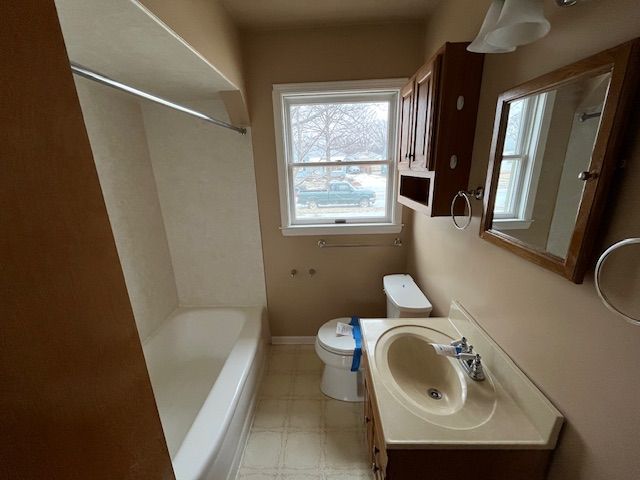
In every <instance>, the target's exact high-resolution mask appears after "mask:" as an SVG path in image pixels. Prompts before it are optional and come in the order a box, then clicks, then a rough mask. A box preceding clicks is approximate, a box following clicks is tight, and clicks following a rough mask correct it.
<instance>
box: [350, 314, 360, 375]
mask: <svg viewBox="0 0 640 480" xmlns="http://www.w3.org/2000/svg"><path fill="white" fill-rule="evenodd" d="M349 325H351V326H352V327H353V340H354V341H355V342H356V348H355V350H354V351H353V361H352V362H351V371H352V372H357V371H358V370H359V369H360V357H362V332H361V330H360V318H358V317H351V321H350V322H349Z"/></svg>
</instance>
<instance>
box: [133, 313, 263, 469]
mask: <svg viewBox="0 0 640 480" xmlns="http://www.w3.org/2000/svg"><path fill="white" fill-rule="evenodd" d="M261 313H262V311H261V309H260V308H253V307H248V308H225V307H197V308H191V307H190V308H179V309H178V310H176V311H175V312H174V313H173V314H172V315H171V316H170V317H169V318H168V319H167V321H166V322H164V323H163V324H162V325H161V326H160V328H159V329H158V330H156V331H155V332H154V333H153V334H152V335H151V336H150V337H149V338H148V339H147V340H146V341H145V342H144V343H143V350H144V356H145V359H146V362H147V368H148V370H149V376H150V378H151V385H152V387H153V392H154V395H155V398H156V404H157V405H158V412H159V413H160V420H161V422H162V427H163V429H164V434H165V438H166V440H167V446H168V447H169V453H170V455H171V460H172V463H173V469H174V472H175V475H176V478H177V479H178V480H223V479H230V478H234V476H235V474H236V471H237V468H238V463H239V459H240V458H239V457H240V455H241V453H242V447H243V446H244V443H245V441H246V436H247V433H248V430H249V427H250V421H251V417H252V412H253V406H254V405H253V404H254V402H255V397H256V390H257V385H258V383H259V379H260V375H261V371H262V366H263V365H264V363H265V362H264V356H265V354H266V349H265V342H264V339H263V337H264V335H263V332H262V320H261Z"/></svg>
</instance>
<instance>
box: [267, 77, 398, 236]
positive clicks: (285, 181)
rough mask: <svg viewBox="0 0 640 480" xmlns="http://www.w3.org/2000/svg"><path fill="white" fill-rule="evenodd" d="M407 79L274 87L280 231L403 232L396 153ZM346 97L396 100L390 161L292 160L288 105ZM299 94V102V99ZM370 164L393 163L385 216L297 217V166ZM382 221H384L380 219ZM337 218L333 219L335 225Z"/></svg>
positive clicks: (392, 103)
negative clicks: (342, 220) (344, 220)
mask: <svg viewBox="0 0 640 480" xmlns="http://www.w3.org/2000/svg"><path fill="white" fill-rule="evenodd" d="M406 82H407V79H384V80H362V81H345V82H313V83H289V84H275V85H273V94H272V95H273V113H274V130H275V137H276V156H277V165H278V187H279V197H280V217H281V222H282V223H281V227H280V230H281V232H282V234H283V235H284V236H293V235H351V234H376V233H399V232H400V231H401V230H402V227H403V225H402V223H401V220H402V207H401V206H400V205H399V204H398V202H397V201H396V197H397V189H398V185H397V183H398V181H397V179H398V175H397V171H396V168H395V156H396V153H397V152H396V150H397V142H398V122H399V106H400V89H401V88H402V87H403V86H404V85H405V84H406ZM336 96H340V97H341V98H340V100H343V99H346V100H349V99H350V98H353V99H357V100H362V99H366V98H371V100H375V99H376V98H378V99H379V98H384V99H385V100H390V109H391V111H390V114H389V120H390V121H389V138H388V145H387V158H386V159H384V160H349V161H334V162H290V161H289V158H290V155H291V153H290V147H289V137H288V135H289V132H290V125H289V120H290V117H289V115H288V111H289V110H288V109H289V107H290V106H291V105H292V104H295V103H307V102H308V101H309V99H310V97H315V98H313V100H314V101H318V100H319V99H321V98H322V97H325V98H326V100H327V102H330V101H331V100H332V99H335V97H336ZM296 97H298V98H299V99H300V101H299V102H296V100H297V98H296ZM364 165H367V166H369V165H386V166H387V190H386V195H387V200H386V205H385V216H384V218H382V219H380V218H381V217H375V218H376V220H375V221H372V219H371V217H350V218H348V219H347V223H333V222H335V219H327V221H323V220H322V219H296V218H295V210H294V209H295V187H294V175H293V174H292V172H293V169H294V168H296V167H298V168H299V167H308V168H315V167H338V166H339V167H344V168H345V169H346V168H349V167H350V166H364ZM378 219H380V220H378ZM329 222H331V223H329Z"/></svg>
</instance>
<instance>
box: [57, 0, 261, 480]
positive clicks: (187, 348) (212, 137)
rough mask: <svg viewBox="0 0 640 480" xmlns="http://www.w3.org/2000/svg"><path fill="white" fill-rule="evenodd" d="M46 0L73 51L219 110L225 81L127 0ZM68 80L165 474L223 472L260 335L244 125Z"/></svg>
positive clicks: (245, 416)
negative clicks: (233, 126) (135, 336)
mask: <svg viewBox="0 0 640 480" xmlns="http://www.w3.org/2000/svg"><path fill="white" fill-rule="evenodd" d="M56 6H57V8H58V13H59V17H60V22H61V25H62V28H63V34H64V37H65V44H66V47H67V51H68V54H69V58H70V59H71V60H72V61H74V62H77V63H79V64H81V65H83V66H85V67H88V68H90V69H93V70H95V71H98V72H100V73H102V74H105V75H107V76H109V77H111V78H114V79H116V80H118V81H122V82H123V83H127V84H130V85H133V86H135V87H136V88H139V89H141V90H145V91H148V92H151V93H154V94H157V95H159V96H163V97H166V98H168V99H170V100H173V101H176V102H179V103H181V104H183V105H185V106H189V107H191V108H194V109H196V110H199V111H202V112H203V113H205V114H207V115H210V116H212V117H215V118H219V119H221V120H224V121H227V122H229V117H228V115H227V111H226V109H225V104H224V102H223V100H222V98H221V95H220V93H219V92H221V91H225V92H228V91H232V90H237V89H238V88H237V86H235V85H233V84H231V83H230V82H229V81H228V80H227V79H226V78H225V77H224V76H223V75H221V74H220V73H219V72H218V71H217V70H216V69H215V67H214V66H212V65H210V64H209V63H207V62H206V61H205V60H204V59H203V58H202V57H201V56H200V55H199V54H198V53H197V52H195V51H194V50H193V49H192V48H191V47H190V46H189V45H187V44H186V43H185V42H184V41H183V40H182V39H180V38H179V37H178V36H177V35H176V34H175V33H174V32H171V31H170V30H169V29H168V28H167V27H166V26H165V25H164V24H162V23H161V22H160V21H159V20H158V19H157V18H155V17H154V16H153V15H152V14H151V13H150V12H149V11H148V10H147V9H145V8H144V7H143V6H141V5H140V4H139V3H138V2H135V1H132V0H114V1H111V2H100V1H97V0H90V1H87V0H57V1H56ZM75 81H76V88H77V93H78V98H79V100H80V105H81V108H82V112H83V116H84V120H85V126H86V129H87V133H88V136H89V140H90V143H91V148H92V151H93V156H94V160H95V163H96V168H97V172H98V177H99V180H100V185H101V188H102V193H103V196H104V200H105V204H106V206H107V211H108V214H109V220H110V223H111V227H112V230H113V235H114V238H115V242H116V246H117V249H118V255H119V257H120V262H121V265H122V269H123V273H124V277H125V282H126V285H127V290H128V292H129V297H130V301H131V305H132V308H133V312H134V316H135V320H136V324H137V327H138V333H139V335H140V339H141V342H142V344H143V350H144V353H145V358H146V361H147V367H148V370H149V374H150V378H151V382H152V386H153V389H154V393H155V396H156V403H157V406H158V410H159V414H160V419H161V421H162V424H163V428H164V431H165V437H166V439H167V445H168V447H169V451H170V454H171V457H172V461H173V465H174V470H175V473H176V477H177V478H179V479H205V478H216V479H222V478H233V476H234V475H235V469H236V468H237V462H238V458H237V457H238V455H239V450H241V448H242V445H243V443H244V438H245V436H246V432H247V430H248V423H249V421H250V414H251V411H252V402H253V398H254V393H255V387H256V385H257V382H258V379H259V376H260V373H261V367H262V364H263V363H264V362H263V356H264V353H265V343H266V342H265V339H266V338H268V337H267V336H268V325H267V322H266V293H265V283H264V266H263V259H262V247H261V238H260V229H259V222H258V206H257V199H256V187H255V178H254V166H253V156H252V148H251V132H250V130H249V132H248V133H247V135H240V134H238V133H237V132H234V131H231V130H227V129H224V128H220V127H217V126H214V125H211V124H208V123H205V122H202V121H200V120H198V119H195V118H192V117H189V116H186V115H184V114H183V113H180V112H177V111H174V110H171V109H167V108H166V107H162V106H159V105H156V104H152V103H150V102H147V101H145V100H140V99H138V98H136V97H133V96H131V95H127V94H126V93H123V92H119V91H116V90H113V89H111V88H109V87H107V86H104V85H100V84H97V83H95V82H92V81H89V80H87V79H84V78H79V77H76V78H75ZM96 274H99V273H98V272H96Z"/></svg>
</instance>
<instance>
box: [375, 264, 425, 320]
mask: <svg viewBox="0 0 640 480" xmlns="http://www.w3.org/2000/svg"><path fill="white" fill-rule="evenodd" d="M382 284H383V285H384V293H385V295H386V296H387V318H424V317H428V316H429V315H431V309H432V308H433V307H432V306H431V303H430V302H429V300H428V299H427V297H425V295H424V293H422V291H421V290H420V289H419V288H418V285H416V282H414V281H413V278H411V275H407V274H403V273H399V274H394V275H385V277H384V278H383V280H382Z"/></svg>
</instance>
